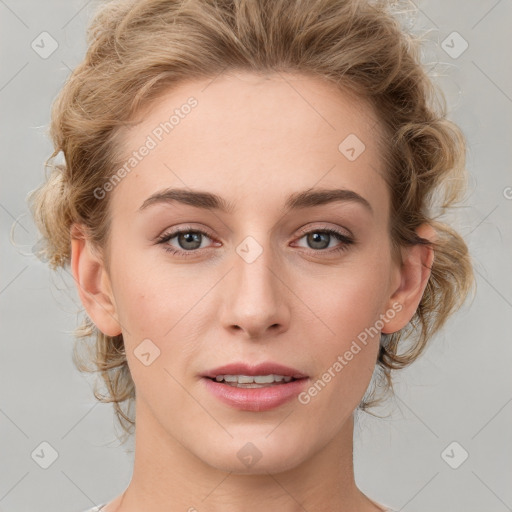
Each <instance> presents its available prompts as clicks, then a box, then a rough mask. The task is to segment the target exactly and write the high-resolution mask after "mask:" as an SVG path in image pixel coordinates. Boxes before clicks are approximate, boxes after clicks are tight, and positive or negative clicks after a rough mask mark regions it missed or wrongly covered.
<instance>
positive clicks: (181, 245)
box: [157, 227, 212, 257]
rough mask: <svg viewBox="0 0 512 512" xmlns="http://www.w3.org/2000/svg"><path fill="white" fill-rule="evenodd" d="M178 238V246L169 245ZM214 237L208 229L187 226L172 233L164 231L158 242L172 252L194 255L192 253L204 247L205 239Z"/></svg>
mask: <svg viewBox="0 0 512 512" xmlns="http://www.w3.org/2000/svg"><path fill="white" fill-rule="evenodd" d="M174 238H175V239H176V242H177V244H178V247H176V246H174V245H169V244H168V242H170V241H171V240H173V239H174ZM205 238H207V239H212V237H211V236H210V235H209V233H207V232H206V231H203V230H201V229H197V228H191V227H185V228H182V229H179V230H175V231H172V232H170V233H164V234H163V235H161V236H160V237H158V239H157V243H159V244H162V245H163V246H164V250H165V251H167V252H169V253H171V254H180V255H182V256H185V257H187V256H193V254H192V253H194V252H196V251H197V250H198V249H203V248H204V245H203V241H204V239H205Z"/></svg>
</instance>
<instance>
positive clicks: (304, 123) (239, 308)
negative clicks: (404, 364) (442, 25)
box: [107, 73, 400, 473]
mask: <svg viewBox="0 0 512 512" xmlns="http://www.w3.org/2000/svg"><path fill="white" fill-rule="evenodd" d="M171 116H174V117H171ZM166 123H167V124H166ZM379 133H380V132H379V127H378V125H376V118H375V116H374V114H372V112H371V111H370V110H369V108H368V107H367V106H365V105H364V104H363V103H361V102H360V101H358V100H355V99H354V98H352V97H350V96H348V95H344V94H342V93H340V92H339V91H337V90H335V89H334V87H333V86H331V85H328V84H327V83H323V82H321V81H318V80H317V79H313V78H307V77H305V76H298V75H296V76H292V75H290V74H288V75H282V76H272V77H271V78H270V77H266V78H265V77H258V76H256V75H252V74H247V73H243V74H237V75H222V76H219V77H217V78H216V79H214V80H208V81H206V80H205V81H202V82H201V81H197V82H190V83H186V84H181V85H180V86H179V87H177V88H174V89H173V90H172V91H170V92H168V93H167V94H166V95H165V96H163V97H162V98H161V99H160V100H159V101H158V102H157V103H156V104H155V105H153V107H152V108H151V109H150V110H149V112H148V113H147V115H146V116H145V118H144V121H143V122H142V123H140V124H139V125H137V126H136V127H134V128H132V129H131V130H130V131H128V132H127V133H126V134H125V139H124V141H125V149H126V152H127V158H126V161H127V162H128V164H127V167H125V172H122V171H121V172H120V177H122V179H121V181H120V182H119V183H118V184H117V185H115V186H113V190H110V191H108V192H107V194H111V195H110V197H109V199H110V200H111V204H110V207H111V212H112V232H111V240H110V246H109V248H108V250H109V251H110V258H111V268H110V271H111V272H110V276H109V277H110V283H111V291H112V300H113V303H114V305H115V317H116V318H117V320H118V321H119V325H120V326H121V327H120V328H121V329H122V332H123V337H124V340H125V345H126V354H127V358H128V364H129V367H130V371H131V374H132V377H133V379H134V382H135V386H136V395H137V428H138V429H144V431H145V432H146V433H147V434H148V435H150V434H149V432H151V435H153V434H154V435H155V436H158V439H159V443H160V444H162V443H171V444H174V443H176V442H179V443H180V445H181V446H182V447H184V448H185V449H187V450H188V451H189V452H191V453H192V454H194V455H195V456H197V457H198V458H199V459H201V460H202V461H204V462H205V463H207V464H208V465H210V466H213V467H216V468H219V469H223V470H227V471H234V472H247V473H250V472H260V471H261V472H263V471H278V470H285V469H288V468H292V467H294V466H296V465H297V464H299V463H301V462H302V461H305V460H307V459H308V458H309V457H311V456H312V455H313V454H314V453H316V452H318V451H319V450H321V449H322V448H324V447H325V446H326V445H328V443H330V442H332V441H334V440H336V439H339V438H340V437H341V436H342V435H344V434H345V435H346V433H347V430H346V428H347V425H348V424H349V421H348V420H350V419H351V415H352V413H353V411H354V409H355V408H356V407H357V406H358V404H359V402H360V400H361V398H362V397H363V395H364V393H365V391H366V389H367V387H368V384H369V382H370V379H371V376H372V372H373V370H374V367H375V362H376V358H377V353H378V347H379V337H380V331H386V328H388V331H389V326H391V325H392V322H391V320H390V319H393V318H394V317H395V316H396V315H397V314H398V313H397V312H398V311H399V309H400V305H397V303H396V297H395V296H394V292H395V290H396V289H397V288H398V287H399V285H400V272H399V269H398V267H397V266H396V264H395V263H394V262H393V260H392V257H391V245H390V238H389V227H388V220H389V204H390V198H389V193H388V190H387V187H386V183H385V181H384V179H383V177H382V174H383V172H384V168H383V162H382V158H381V152H380V150H379V148H378V145H377V136H378V134H379ZM144 147H145V148H146V149H143V148H144ZM130 158H132V160H131V161H130V160H129V159H130ZM130 162H131V163H130ZM128 169H129V170H128ZM127 170H128V171H127ZM123 175H124V177H123ZM173 190H175V191H176V190H179V191H181V196H178V195H177V194H176V193H174V196H173V195H172V192H171V191H173ZM166 191H167V192H170V194H169V195H168V198H167V200H164V199H163V198H162V197H163V196H160V198H159V197H158V196H156V199H155V198H154V199H151V197H152V196H154V195H155V194H165V192H166ZM319 191H322V192H325V191H331V192H333V191H345V192H335V193H334V192H333V193H332V194H331V196H330V198H329V195H323V196H322V195H318V194H317V195H315V192H319ZM199 194H202V195H199ZM210 195H215V196H216V197H218V198H219V204H217V203H216V202H214V201H213V200H212V199H211V198H210ZM309 195H311V197H310V198H309V199H308V196H309ZM173 197H174V199H173ZM179 197H181V199H182V200H179ZM322 198H323V199H322ZM329 199H330V200H329ZM334 199H335V200H334ZM201 204H203V206H201ZM204 205H206V206H204ZM178 230H180V231H183V233H182V234H181V235H179V234H178V235H176V234H175V232H176V231H178ZM325 230H333V231H334V232H338V233H339V238H338V237H337V236H336V235H335V234H332V233H328V232H326V231H325ZM201 232H204V233H206V235H205V234H202V233H201ZM159 240H160V243H159ZM383 326H384V327H383ZM389 332H391V331H389ZM231 363H245V364H246V365H248V366H255V365H258V364H261V363H277V364H280V365H283V366H286V367H288V368H291V369H293V370H295V371H297V372H300V373H301V374H302V375H304V376H307V378H305V379H302V380H300V381H299V382H295V384H293V383H292V384H283V383H281V384H274V385H273V386H271V387H269V386H267V387H266V388H265V389H263V390H261V389H255V388H250V389H248V390H245V391H244V390H243V389H240V388H237V387H234V386H231V385H229V384H214V380H210V379H208V378H207V377H204V375H205V374H206V373H209V372H212V371H213V373H215V371H214V370H215V369H216V368H218V367H220V366H224V365H227V364H231ZM284 372H285V371H284V370H283V373H284ZM233 373H236V374H246V373H248V371H247V372H244V370H243V369H241V370H240V371H236V369H235V370H231V371H230V373H229V374H233ZM260 373H261V374H263V375H266V374H268V373H277V374H279V372H278V371H276V372H272V371H265V369H261V371H260ZM221 374H226V372H222V373H221ZM315 383H316V386H315ZM279 386H282V388H279ZM285 389H288V390H289V391H284V390H285ZM215 390H216V391H215ZM217 393H220V394H221V395H222V394H224V395H226V394H227V396H228V398H227V399H222V398H220V397H219V395H218V394H217ZM237 393H238V394H237ZM288 394H290V395H291V396H288ZM287 397H288V398H287ZM286 398H287V399H286ZM236 400H242V401H239V402H236ZM235 402H236V403H235ZM237 404H238V405H237ZM253 464H254V467H253Z"/></svg>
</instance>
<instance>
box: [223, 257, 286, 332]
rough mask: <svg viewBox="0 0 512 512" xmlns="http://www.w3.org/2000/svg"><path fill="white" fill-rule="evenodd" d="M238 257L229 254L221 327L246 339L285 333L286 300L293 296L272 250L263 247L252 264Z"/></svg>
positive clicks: (249, 260) (248, 260)
mask: <svg viewBox="0 0 512 512" xmlns="http://www.w3.org/2000/svg"><path fill="white" fill-rule="evenodd" d="M240 254H242V255H243V252H241V253H240ZM240 254H238V253H235V254H234V255H233V265H234V268H233V270H232V271H231V272H230V273H229V276H227V278H228V279H227V281H226V283H225V287H224V288H223V290H222V293H223V294H225V298H224V300H223V308H222V311H221V322H222V324H223V326H224V327H225V328H226V329H228V330H230V331H231V332H232V333H234V334H236V333H238V335H242V333H243V335H244V336H245V337H246V338H250V339H261V338H264V337H266V336H270V335H273V336H275V335H277V334H279V333H282V332H284V331H286V330H288V328H289V322H290V308H289V304H288V301H289V300H290V297H291V296H292V295H293V294H292V293H291V292H290V291H289V290H288V288H287V286H286V284H285V281H286V278H285V276H284V275H283V274H282V272H280V270H279V269H280V266H279V265H278V262H277V261H276V258H274V257H273V255H272V251H271V250H270V249H268V248H265V249H264V250H263V251H262V252H261V254H259V256H258V257H257V258H256V259H254V261H251V259H250V258H249V259H246V258H244V257H243V256H240Z"/></svg>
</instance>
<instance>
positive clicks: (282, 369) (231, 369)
mask: <svg viewBox="0 0 512 512" xmlns="http://www.w3.org/2000/svg"><path fill="white" fill-rule="evenodd" d="M271 374H274V375H283V376H285V377H286V376H290V377H293V378H294V379H303V378H305V377H307V375H305V374H304V373H302V372H300V371H299V370H296V369H295V368H290V367H288V366H283V365H282V364H279V363H273V362H271V361H269V362H264V363H260V364H257V365H249V364H247V363H231V364H226V365H224V366H219V367H217V368H214V369H213V370H208V371H207V372H205V373H203V374H202V376H203V377H209V378H210V379H214V378H215V377H217V375H252V376H254V375H271Z"/></svg>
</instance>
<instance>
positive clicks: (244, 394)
mask: <svg viewBox="0 0 512 512" xmlns="http://www.w3.org/2000/svg"><path fill="white" fill-rule="evenodd" d="M201 377H202V379H201V380H202V381H203V382H204V383H205V388H206V390H207V391H209V392H210V393H211V394H212V395H213V396H214V397H216V398H217V399H218V400H220V401H221V402H222V403H224V404H226V405H229V406H230V407H233V408H236V409H239V410H244V411H255V412H261V411H267V410H269V409H273V408H275V407H279V406H281V405H283V404H285V403H286V402H289V401H290V400H292V399H293V398H294V397H296V396H297V395H298V394H299V393H300V392H301V391H303V390H304V388H305V387H306V383H307V381H308V380H309V377H308V376H307V375H305V374H304V373H302V372H300V371H298V370H296V369H294V368H289V367H286V366H283V365H280V364H277V363H262V364H259V365H257V366H249V365H247V364H245V363H233V364H229V365H225V366H222V367H219V368H216V369H213V370H210V371H208V372H206V373H204V374H203V375H201Z"/></svg>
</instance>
